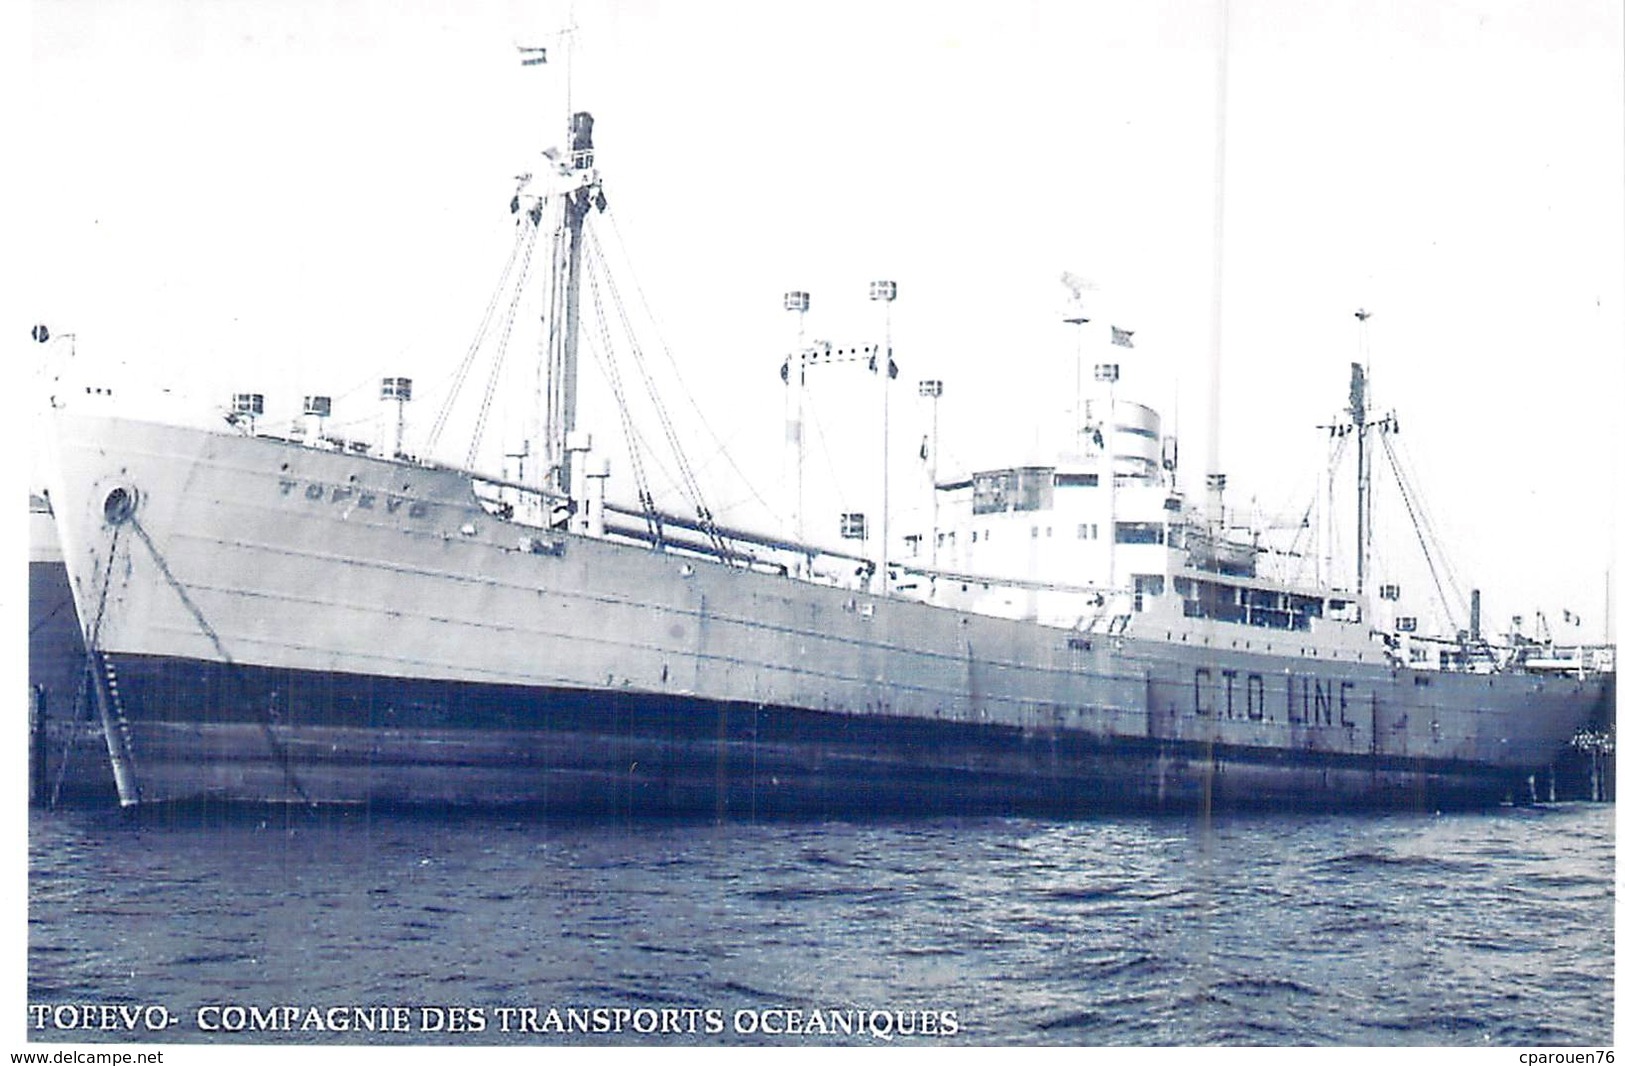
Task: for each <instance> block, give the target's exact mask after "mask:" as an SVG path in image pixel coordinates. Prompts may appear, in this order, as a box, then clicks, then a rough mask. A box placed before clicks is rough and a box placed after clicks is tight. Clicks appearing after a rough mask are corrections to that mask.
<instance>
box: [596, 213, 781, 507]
mask: <svg viewBox="0 0 1625 1066" xmlns="http://www.w3.org/2000/svg"><path fill="white" fill-rule="evenodd" d="M604 214H606V215H607V216H608V218H609V228H610V231H611V233H613V234H614V237H615V243H616V245H617V247H618V248H619V249H620V253H621V260H622V261H623V262H625V263H626V264H627V272H628V273H629V274H631V276H632V288H633V291H635V292H636V293H637V297H638V302H639V304H640V305H641V307H642V308H643V313H644V316H645V317H646V318H647V319H648V320H649V325H650V328H651V329H653V331H654V335H655V340H656V342H657V343H658V344H659V347H660V353H661V354H662V355H664V356H665V357H666V362H667V363H668V364H670V366H671V372H672V377H673V379H674V380H675V381H676V382H677V388H678V389H679V391H681V392H682V394H683V398H684V399H686V400H687V401H688V404H689V407H691V408H692V409H693V411H694V414H695V416H696V417H697V418H698V419H699V423H700V427H701V428H702V429H704V430H705V432H706V433H707V434H709V435H710V437H711V439H712V440H713V441H715V442H716V444H717V449H718V452H719V454H721V455H722V457H723V458H724V459H726V460H727V461H728V465H729V466H730V467H732V468H733V472H734V475H735V476H736V477H737V478H738V479H739V483H740V484H741V485H743V486H744V487H745V488H746V490H748V491H749V493H750V495H751V497H752V498H753V499H754V500H755V501H756V502H757V503H758V504H760V505H761V506H762V508H763V509H764V510H765V511H767V513H768V514H770V515H772V516H773V517H774V519H775V520H778V521H782V520H783V519H782V516H781V515H780V514H779V512H778V509H777V508H776V507H774V506H773V505H772V504H771V503H769V502H768V501H767V500H766V499H764V498H763V497H762V494H761V493H760V492H758V491H757V490H756V486H755V485H754V484H752V483H751V480H750V479H749V478H748V477H746V476H745V472H744V470H742V469H741V468H740V466H739V463H738V462H737V461H736V460H735V459H734V457H733V453H732V452H731V451H729V450H728V447H727V445H726V444H725V443H724V442H723V440H722V438H721V436H720V435H718V433H717V432H716V430H714V429H713V428H711V423H710V421H709V420H708V419H707V418H706V417H705V411H704V410H703V409H702V408H701V407H700V404H699V401H697V400H696V399H695V398H694V394H693V392H691V391H690V390H689V387H688V383H687V382H686V381H684V380H683V374H682V371H681V370H680V369H679V367H678V365H677V360H676V359H675V358H673V357H672V354H671V347H670V346H669V345H667V343H666V340H665V337H664V335H663V334H662V333H661V330H660V323H659V321H658V320H657V319H656V318H655V313H654V309H653V307H651V306H650V303H649V298H648V296H647V295H646V294H645V293H644V291H643V283H642V282H641V281H640V280H639V279H638V275H637V271H636V270H633V269H632V268H631V262H632V257H631V255H630V254H629V253H628V251H627V248H626V242H625V241H624V240H623V239H622V238H621V228H620V225H619V224H618V223H617V222H616V220H615V214H614V212H613V211H606V212H604Z"/></svg>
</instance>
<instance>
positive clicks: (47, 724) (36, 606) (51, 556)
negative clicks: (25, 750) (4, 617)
mask: <svg viewBox="0 0 1625 1066" xmlns="http://www.w3.org/2000/svg"><path fill="white" fill-rule="evenodd" d="M84 685H85V646H84V642H83V640H82V638H81V635H80V627H79V618H78V616H77V614H76V613H75V611H74V605H73V590H72V588H71V587H70V585H69V583H68V570H67V567H66V566H65V565H64V564H63V561H62V549H61V545H60V544H59V542H58V540H57V534H56V522H55V520H54V518H53V517H52V515H51V512H50V509H49V507H47V506H46V504H45V501H44V500H38V499H31V500H30V502H29V513H28V695H29V731H28V739H29V760H28V773H29V795H30V796H32V797H33V798H35V799H36V800H41V801H47V802H50V801H54V800H60V799H76V800H85V801H92V802H99V801H105V800H107V799H108V798H110V797H111V796H113V795H114V789H113V779H112V777H111V775H110V774H109V773H108V769H107V751H106V748H105V746H104V744H103V740H102V732H101V727H100V725H99V724H97V723H96V722H95V721H94V717H93V716H92V715H90V714H88V713H87V712H88V705H87V704H86V703H85V701H84V697H85V695H86V693H85V688H84Z"/></svg>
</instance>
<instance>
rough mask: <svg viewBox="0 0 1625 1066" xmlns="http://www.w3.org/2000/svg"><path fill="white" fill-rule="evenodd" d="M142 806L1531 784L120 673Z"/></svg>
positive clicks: (1215, 750) (1223, 750)
mask: <svg viewBox="0 0 1625 1066" xmlns="http://www.w3.org/2000/svg"><path fill="white" fill-rule="evenodd" d="M109 661H110V662H111V663H112V670H111V673H112V674H113V676H114V677H115V678H116V683H117V690H118V693H119V699H120V705H121V710H122V721H121V723H120V726H119V729H120V732H121V733H122V736H123V743H124V745H125V747H126V751H127V753H128V756H129V758H130V761H131V763H132V764H133V766H134V767H135V768H136V778H135V780H136V789H137V792H136V794H135V796H134V797H132V798H134V799H135V800H136V801H137V802H142V803H150V802H155V801H175V800H188V801H195V800H219V801H228V802H250V803H264V802H270V803H333V804H366V805H373V806H423V805H430V806H479V807H530V808H541V809H546V810H549V811H553V812H558V813H567V812H568V813H585V814H613V815H625V816H638V815H651V814H665V813H702V814H712V813H715V814H721V815H727V816H746V817H773V816H786V815H790V816H795V815H860V814H864V813H874V814H907V813H921V812H933V813H972V812H978V813H987V812H1002V813H1018V812H1020V813H1034V814H1038V813H1043V814H1063V815H1073V814H1086V813H1090V812H1098V811H1112V810H1201V809H1204V808H1208V807H1215V808H1231V809H1249V808H1252V809H1276V810H1278V809H1283V808H1290V809H1299V810H1339V809H1348V808H1351V807H1398V808H1414V809H1427V810H1433V809H1438V808H1442V807H1462V806H1483V805H1486V804H1494V803H1497V802H1500V801H1504V800H1507V799H1509V798H1517V797H1519V796H1522V797H1523V798H1527V797H1528V788H1527V782H1526V781H1524V780H1523V778H1522V775H1520V773H1519V772H1517V771H1515V770H1502V771H1490V770H1488V769H1486V768H1485V767H1483V766H1478V765H1474V764H1470V763H1452V762H1449V761H1439V760H1435V761H1432V762H1427V761H1424V760H1420V759H1414V758H1405V757H1398V756H1389V757H1382V758H1373V757H1370V756H1359V755H1349V754H1344V753H1339V752H1336V751H1329V750H1328V751H1321V752H1315V751H1310V750H1305V751H1294V752H1283V751H1278V750H1271V749H1268V748H1256V747H1243V746H1236V745H1213V744H1207V743H1203V742H1199V741H1189V740H1159V739H1154V738H1144V737H1133V736H1123V737H1101V736H1097V735H1093V734H1091V733H1088V732H1083V731H1078V730H1067V729H1023V728H1020V727H1014V726H998V725H982V724H971V723H965V722H953V721H943V720H924V719H917V718H906V717H899V716H892V715H852V714H844V713H838V712H822V711H808V710H804V709H799V708H790V707H773V706H764V705H756V704H739V703H724V702H716V701H706V700H700V699H695V698H691V697H671V696H661V695H656V694H649V693H633V692H624V691H623V692H618V693H603V692H586V691H581V690H569V689H541V688H528V687H523V686H512V685H482V684H476V683H469V682H441V681H425V680H402V679H398V678H385V677H373V676H360V675H347V674H334V673H321V672H306V671H295V670H287V669H265V668H257V667H244V666H231V667H227V666H224V665H222V664H218V663H206V662H198V661H195V660H176V659H155V658H148V657H137V658H125V657H110V659H109Z"/></svg>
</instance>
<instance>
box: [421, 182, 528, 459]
mask: <svg viewBox="0 0 1625 1066" xmlns="http://www.w3.org/2000/svg"><path fill="white" fill-rule="evenodd" d="M528 217H529V215H528V213H527V214H523V215H521V216H520V223H519V225H518V226H516V227H515V230H516V232H515V234H514V242H513V248H512V250H510V251H509V252H508V261H507V263H505V264H504V265H503V267H502V275H501V277H499V278H498V279H497V285H496V288H495V289H493V290H492V292H491V299H490V300H489V301H487V302H486V305H485V314H484V315H482V316H481V317H480V324H479V327H478V328H477V329H476V330H475V331H474V339H473V340H472V341H470V342H469V345H468V351H467V352H466V353H465V354H464V355H463V361H462V362H461V363H459V364H458V366H457V369H456V371H454V372H453V374H452V383H451V391H450V392H448V393H447V395H446V398H445V399H444V400H443V401H441V404H440V410H439V411H438V412H437V413H436V414H435V419H434V425H433V426H432V427H431V428H430V430H429V436H428V438H427V439H426V442H425V444H424V446H423V450H424V451H425V452H428V453H432V452H433V451H434V449H435V445H437V444H438V443H439V442H440V434H441V433H443V432H445V429H446V422H447V420H448V419H449V418H450V417H451V412H452V408H453V407H455V406H456V403H457V397H458V395H459V394H460V393H461V392H462V389H463V383H464V382H465V381H467V379H468V371H469V369H470V367H472V366H473V363H474V357H475V355H477V354H478V353H479V350H480V346H481V345H482V344H484V342H485V332H486V330H487V329H488V328H490V325H491V315H492V314H493V313H494V312H495V310H496V306H497V301H498V300H500V299H501V298H502V294H503V292H504V291H506V289H507V287H508V277H509V276H510V275H511V274H512V273H513V265H514V262H515V261H516V260H517V259H518V258H519V254H520V250H521V249H523V248H525V247H526V245H527V244H528V243H534V242H535V240H536V226H535V224H534V223H533V224H531V225H529V226H527V225H525V220H526V219H527V218H528ZM526 254H527V255H528V254H529V253H528V252H527V253H526Z"/></svg>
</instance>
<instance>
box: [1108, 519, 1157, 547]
mask: <svg viewBox="0 0 1625 1066" xmlns="http://www.w3.org/2000/svg"><path fill="white" fill-rule="evenodd" d="M1117 543H1119V544H1161V543H1162V523H1161V522H1119V523H1117Z"/></svg>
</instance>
